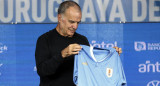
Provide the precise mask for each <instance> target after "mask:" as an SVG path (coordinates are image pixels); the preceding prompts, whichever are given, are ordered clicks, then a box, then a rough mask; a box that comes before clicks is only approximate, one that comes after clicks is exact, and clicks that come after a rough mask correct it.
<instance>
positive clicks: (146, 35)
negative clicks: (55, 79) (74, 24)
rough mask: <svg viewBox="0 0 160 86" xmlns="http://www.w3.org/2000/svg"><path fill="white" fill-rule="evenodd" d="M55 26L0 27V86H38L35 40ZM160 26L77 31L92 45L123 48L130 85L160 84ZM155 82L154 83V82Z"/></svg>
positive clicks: (94, 27)
mask: <svg viewBox="0 0 160 86" xmlns="http://www.w3.org/2000/svg"><path fill="white" fill-rule="evenodd" d="M54 27H56V24H17V25H16V24H14V25H11V24H1V25H0V86H38V84H39V77H38V75H37V73H36V68H35V59H34V58H35V57H34V53H35V47H36V40H37V38H38V36H40V35H41V34H43V33H45V32H47V31H49V30H51V29H53V28H54ZM159 28H160V23H127V24H80V25H79V27H78V30H77V32H78V33H80V34H83V35H85V36H86V37H87V38H88V40H89V42H90V44H91V45H93V46H95V47H100V48H105V47H113V46H118V47H121V48H122V49H123V54H121V59H122V61H123V65H124V71H125V73H126V78H127V82H128V86H154V85H156V84H158V85H159V82H160V58H159V56H160V38H159V37H160V34H159V33H160V29H159ZM152 82H153V83H152Z"/></svg>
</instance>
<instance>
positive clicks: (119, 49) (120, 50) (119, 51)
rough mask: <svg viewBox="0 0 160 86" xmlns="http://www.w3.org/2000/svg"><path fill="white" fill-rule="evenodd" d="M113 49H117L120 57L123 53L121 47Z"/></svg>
mask: <svg viewBox="0 0 160 86" xmlns="http://www.w3.org/2000/svg"><path fill="white" fill-rule="evenodd" d="M113 48H115V49H116V51H117V52H118V54H119V56H120V54H121V53H122V49H121V48H119V47H113Z"/></svg>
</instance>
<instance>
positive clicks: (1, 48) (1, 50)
mask: <svg viewBox="0 0 160 86" xmlns="http://www.w3.org/2000/svg"><path fill="white" fill-rule="evenodd" d="M6 50H8V47H7V46H6V45H3V44H2V43H0V53H3V51H6Z"/></svg>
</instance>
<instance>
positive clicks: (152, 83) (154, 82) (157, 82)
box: [147, 80, 160, 86]
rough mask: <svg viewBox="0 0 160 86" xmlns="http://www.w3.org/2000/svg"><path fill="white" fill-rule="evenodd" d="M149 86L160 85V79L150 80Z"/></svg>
mask: <svg viewBox="0 0 160 86" xmlns="http://www.w3.org/2000/svg"><path fill="white" fill-rule="evenodd" d="M147 86H160V81H158V80H153V81H150V82H149V83H148V84H147Z"/></svg>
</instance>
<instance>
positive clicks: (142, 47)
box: [134, 42, 146, 51]
mask: <svg viewBox="0 0 160 86" xmlns="http://www.w3.org/2000/svg"><path fill="white" fill-rule="evenodd" d="M134 49H135V50H136V51H142V50H146V43H145V42H134Z"/></svg>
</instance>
